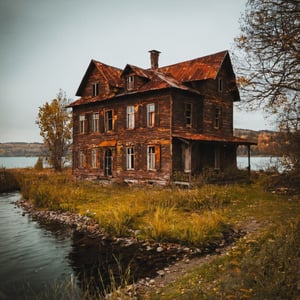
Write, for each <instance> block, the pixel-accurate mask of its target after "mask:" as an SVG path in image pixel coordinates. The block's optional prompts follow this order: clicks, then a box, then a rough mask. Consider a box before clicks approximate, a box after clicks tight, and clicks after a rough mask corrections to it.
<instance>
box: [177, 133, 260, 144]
mask: <svg viewBox="0 0 300 300" xmlns="http://www.w3.org/2000/svg"><path fill="white" fill-rule="evenodd" d="M172 137H173V138H180V139H184V140H188V141H202V142H216V143H231V144H236V145H257V142H254V141H249V140H246V139H243V138H240V137H237V136H231V137H226V136H215V135H209V134H198V133H178V134H173V135H172Z"/></svg>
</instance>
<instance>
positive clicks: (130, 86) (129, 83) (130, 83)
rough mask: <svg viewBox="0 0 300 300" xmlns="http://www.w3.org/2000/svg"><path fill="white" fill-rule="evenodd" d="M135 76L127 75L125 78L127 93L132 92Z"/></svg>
mask: <svg viewBox="0 0 300 300" xmlns="http://www.w3.org/2000/svg"><path fill="white" fill-rule="evenodd" d="M134 81H135V76H134V75H128V76H127V77H126V89H127V91H132V90H134V84H135V82H134Z"/></svg>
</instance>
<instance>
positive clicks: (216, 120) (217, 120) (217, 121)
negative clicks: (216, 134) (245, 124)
mask: <svg viewBox="0 0 300 300" xmlns="http://www.w3.org/2000/svg"><path fill="white" fill-rule="evenodd" d="M221 125H222V109H221V108H220V107H216V108H215V116H214V127H215V128H216V129H220V128H221Z"/></svg>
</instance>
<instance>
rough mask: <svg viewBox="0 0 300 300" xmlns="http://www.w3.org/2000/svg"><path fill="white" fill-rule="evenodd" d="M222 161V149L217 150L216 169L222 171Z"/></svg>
mask: <svg viewBox="0 0 300 300" xmlns="http://www.w3.org/2000/svg"><path fill="white" fill-rule="evenodd" d="M220 160H221V153H220V148H215V169H216V170H219V169H220Z"/></svg>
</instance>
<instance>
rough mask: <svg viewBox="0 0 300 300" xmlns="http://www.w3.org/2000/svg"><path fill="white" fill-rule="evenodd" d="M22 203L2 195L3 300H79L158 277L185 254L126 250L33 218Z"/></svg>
mask: <svg viewBox="0 0 300 300" xmlns="http://www.w3.org/2000/svg"><path fill="white" fill-rule="evenodd" d="M19 198H20V194H19V193H15V194H6V195H0V266H1V267H0V299H1V300H2V299H32V298H38V299H44V298H49V295H51V294H52V293H54V291H55V293H56V295H59V296H57V299H76V298H77V299H80V298H81V296H82V295H83V294H85V292H86V289H87V288H88V289H89V291H90V292H93V290H97V291H99V289H100V290H101V291H103V290H106V291H109V289H110V287H111V286H118V285H119V284H121V283H124V281H126V283H130V282H133V281H137V280H138V279H139V278H145V277H152V276H155V275H156V272H157V270H160V269H163V268H164V267H165V266H167V265H168V264H169V263H170V262H172V261H174V260H175V259H176V258H178V257H180V256H182V255H183V254H182V253H181V252H178V249H177V248H176V247H174V248H170V249H164V251H157V248H155V247H149V245H148V244H147V243H144V244H137V243H131V242H130V240H128V241H129V242H128V243H127V244H125V245H123V244H122V243H119V242H116V241H115V240H114V241H113V240H102V239H101V238H92V237H89V236H87V235H85V234H83V233H78V232H73V230H72V229H71V228H70V227H67V226H62V225H60V224H58V223H52V222H44V221H41V220H36V219H33V218H31V217H30V216H28V215H27V214H25V215H24V213H23V211H22V209H21V208H19V207H16V206H15V205H14V204H13V203H14V202H15V201H17V200H18V199H19ZM152 246H153V245H152ZM74 278H75V279H76V278H77V283H78V286H79V287H80V289H81V292H80V290H79V289H78V288H76V281H75V280H74ZM74 282H75V283H74ZM73 283H74V284H75V286H74V284H73ZM67 289H70V290H67ZM61 293H62V294H61ZM47 295H48V296H47ZM50 298H51V297H50Z"/></svg>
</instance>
